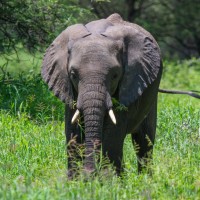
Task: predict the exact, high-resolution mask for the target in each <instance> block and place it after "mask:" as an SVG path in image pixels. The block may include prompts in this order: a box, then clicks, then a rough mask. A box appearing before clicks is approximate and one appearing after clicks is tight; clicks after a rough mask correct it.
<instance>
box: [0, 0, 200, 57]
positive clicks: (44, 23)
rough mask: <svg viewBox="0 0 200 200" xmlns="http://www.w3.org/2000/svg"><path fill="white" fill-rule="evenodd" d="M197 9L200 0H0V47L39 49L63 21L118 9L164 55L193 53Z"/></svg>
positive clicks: (198, 43)
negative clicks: (151, 37)
mask: <svg viewBox="0 0 200 200" xmlns="http://www.w3.org/2000/svg"><path fill="white" fill-rule="evenodd" d="M199 10H200V2H199V0H191V1H190V0H167V1H166V0H110V1H108V0H49V1H44V0H1V2H0V13H1V15H0V24H1V26H0V51H1V54H2V53H7V52H9V51H13V50H15V51H17V46H18V44H19V43H20V44H23V46H24V47H26V48H27V49H28V50H30V51H33V50H34V49H37V50H39V49H40V50H41V47H42V48H46V47H47V46H48V44H49V43H51V41H52V40H53V39H54V38H55V36H57V35H58V34H59V33H60V32H61V30H63V29H64V28H66V27H67V26H68V25H71V24H74V23H86V22H88V21H91V20H93V19H97V18H105V17H107V16H109V15H110V14H112V13H115V12H118V13H119V14H120V15H121V16H122V17H123V18H124V19H125V20H128V21H130V22H134V23H137V24H139V25H141V26H143V27H144V28H146V29H147V30H148V31H149V32H151V33H152V34H153V35H154V37H155V38H156V40H158V42H159V44H160V46H161V48H162V52H163V55H164V56H165V57H168V58H181V59H183V58H191V57H193V56H196V57H198V56H199V55H200V12H199Z"/></svg>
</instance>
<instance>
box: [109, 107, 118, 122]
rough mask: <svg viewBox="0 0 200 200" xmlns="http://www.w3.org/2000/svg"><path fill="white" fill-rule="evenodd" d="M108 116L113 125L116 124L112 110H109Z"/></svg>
mask: <svg viewBox="0 0 200 200" xmlns="http://www.w3.org/2000/svg"><path fill="white" fill-rule="evenodd" d="M109 116H110V119H111V120H112V122H113V124H116V123H117V122H116V118H115V114H114V112H113V110H112V109H110V110H109Z"/></svg>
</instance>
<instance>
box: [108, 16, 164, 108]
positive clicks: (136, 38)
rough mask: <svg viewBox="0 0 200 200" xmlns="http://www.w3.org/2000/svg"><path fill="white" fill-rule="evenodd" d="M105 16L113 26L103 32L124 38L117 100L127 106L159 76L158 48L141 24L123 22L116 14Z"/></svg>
mask: <svg viewBox="0 0 200 200" xmlns="http://www.w3.org/2000/svg"><path fill="white" fill-rule="evenodd" d="M107 20H109V21H111V22H112V23H113V24H114V26H113V27H110V28H108V29H107V30H106V32H105V34H106V35H108V36H110V37H112V38H115V39H116V40H122V41H123V42H124V60H123V65H124V76H123V78H122V81H121V84H120V88H119V101H120V103H122V104H124V105H125V106H129V105H130V104H131V103H133V102H134V101H136V100H137V99H138V98H139V97H140V96H141V95H142V94H143V92H144V90H145V89H146V88H148V87H149V86H150V85H151V84H152V83H153V82H154V81H155V80H156V79H159V78H160V76H159V72H161V70H162V69H161V68H162V66H161V55H160V50H159V47H158V45H157V43H156V42H155V39H154V38H153V36H151V34H150V33H149V32H147V31H145V30H144V29H143V28H142V27H139V26H138V25H134V24H132V25H131V23H128V22H124V21H123V20H122V19H121V17H120V16H119V15H117V14H115V15H111V16H110V17H109V18H107ZM138 27H139V28H138Z"/></svg>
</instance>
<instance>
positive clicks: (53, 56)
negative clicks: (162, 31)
mask: <svg viewBox="0 0 200 200" xmlns="http://www.w3.org/2000/svg"><path fill="white" fill-rule="evenodd" d="M160 66H161V59H160V50H159V47H158V45H157V43H156V42H155V40H154V38H153V37H152V36H151V35H150V33H148V32H147V31H145V30H144V29H143V28H141V27H139V26H137V25H135V24H131V23H128V22H125V21H123V20H122V18H121V17H120V16H119V15H118V14H113V15H111V16H110V17H108V18H107V19H102V20H97V21H93V22H90V23H88V24H86V25H82V24H77V25H73V26H70V27H68V28H67V29H66V30H64V31H63V32H62V33H61V34H60V35H59V36H58V37H57V38H56V39H55V40H54V41H53V43H52V44H51V45H50V47H49V48H48V49H47V50H46V54H45V56H44V60H43V67H42V77H43V79H44V80H45V82H46V83H47V84H48V86H49V88H50V90H52V91H53V92H54V94H55V95H56V96H57V97H58V98H60V99H61V100H62V101H63V102H64V103H65V104H68V105H69V107H71V109H72V107H73V105H72V104H73V101H77V104H76V109H77V111H76V113H75V115H74V117H73V118H72V119H71V121H72V123H76V119H77V117H78V116H79V114H80V113H81V114H82V115H83V117H84V124H85V144H86V161H85V165H86V168H88V169H89V170H93V169H94V154H95V152H96V151H97V150H99V148H100V144H101V138H102V134H103V133H102V130H103V125H104V116H105V115H106V114H107V113H109V115H110V116H111V119H112V121H113V123H117V122H116V119H115V116H114V113H113V110H112V107H113V104H112V100H111V98H112V97H115V98H117V99H118V100H119V102H120V103H121V104H123V105H125V106H127V107H129V106H130V105H131V104H133V103H134V102H135V101H136V100H137V99H138V98H139V97H141V95H142V94H143V92H144V91H145V89H146V88H148V86H149V85H151V84H152V83H153V82H154V81H155V80H156V79H157V77H158V74H159V71H160V69H161V67H160Z"/></svg>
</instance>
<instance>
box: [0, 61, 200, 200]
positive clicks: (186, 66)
mask: <svg viewBox="0 0 200 200" xmlns="http://www.w3.org/2000/svg"><path fill="white" fill-rule="evenodd" d="M191 63H192V64H191ZM165 66H166V68H165V70H164V76H163V79H162V82H161V87H162V88H168V89H170V88H173V89H185V90H187V89H194V90H198V89H199V85H200V82H199V81H200V63H199V60H191V61H186V62H183V63H181V62H177V63H170V62H165ZM0 107H1V110H0V134H1V137H0V199H9V200H10V199H15V200H16V199H80V200H81V199H83V200H87V199H102V200H104V199H105V200H107V199H119V200H121V199H170V200H171V199H199V196H200V162H199V161H200V132H199V131H200V128H199V127H200V101H199V100H197V99H194V98H192V97H188V96H184V95H176V96H175V95H167V94H159V103H158V126H157V136H156V144H155V148H154V163H153V165H152V166H151V168H152V171H153V175H152V176H149V175H147V174H145V173H144V174H141V175H138V174H137V162H136V156H135V152H134V149H133V147H132V144H131V140H130V136H128V137H127V139H126V141H125V145H124V163H125V173H124V174H123V176H122V177H117V176H115V175H114V173H112V172H110V174H107V175H106V176H103V175H102V174H100V175H99V176H96V177H94V179H91V180H88V181H85V180H84V179H83V178H82V177H80V178H79V179H78V180H74V181H68V180H67V178H66V175H65V172H66V162H67V161H66V154H65V148H66V145H65V135H64V122H63V119H64V118H63V115H64V108H63V107H64V106H63V104H62V103H61V102H59V100H57V98H56V97H54V96H53V95H52V94H51V93H50V92H49V91H48V89H47V87H46V85H45V84H44V83H43V82H42V80H41V77H40V75H37V74H35V73H32V72H29V73H24V74H20V75H19V76H13V75H12V74H3V75H1V78H0Z"/></svg>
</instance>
